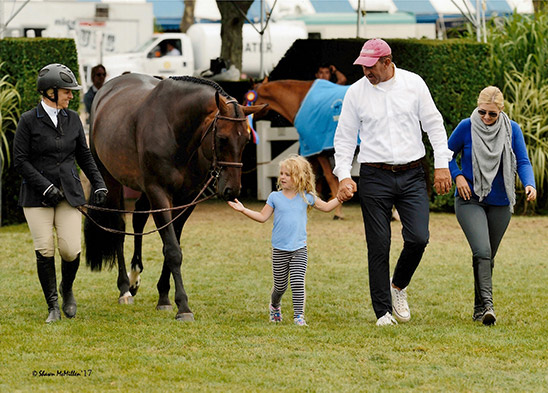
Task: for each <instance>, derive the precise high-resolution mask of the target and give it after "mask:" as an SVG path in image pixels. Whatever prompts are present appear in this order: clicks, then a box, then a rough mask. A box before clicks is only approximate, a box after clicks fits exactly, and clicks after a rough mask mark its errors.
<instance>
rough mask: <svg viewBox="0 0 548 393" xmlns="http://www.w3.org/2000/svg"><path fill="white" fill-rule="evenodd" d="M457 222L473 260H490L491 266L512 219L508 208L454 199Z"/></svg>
mask: <svg viewBox="0 0 548 393" xmlns="http://www.w3.org/2000/svg"><path fill="white" fill-rule="evenodd" d="M455 213H456V215H457V220H458V222H459V224H460V226H461V228H462V230H463V232H464V234H465V235H466V239H467V240H468V244H470V248H471V250H472V256H473V257H474V258H482V259H490V260H491V264H493V260H494V258H495V255H496V253H497V250H498V248H499V245H500V242H501V240H502V237H503V236H504V233H505V232H506V228H508V223H509V222H510V218H511V217H512V213H510V209H509V208H508V206H493V205H488V204H486V203H482V202H479V201H477V200H476V199H473V198H472V199H470V200H468V201H465V200H464V199H462V198H461V197H460V196H457V197H455Z"/></svg>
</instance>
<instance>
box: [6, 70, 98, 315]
mask: <svg viewBox="0 0 548 393" xmlns="http://www.w3.org/2000/svg"><path fill="white" fill-rule="evenodd" d="M37 88H38V92H39V93H40V94H41V95H42V100H41V102H40V103H38V105H37V106H36V108H34V109H31V110H29V111H27V112H25V113H23V115H22V116H21V118H20V120H19V123H18V125H17V131H16V134H15V140H14V147H13V150H14V153H13V157H14V166H15V169H16V170H17V171H18V172H19V173H20V174H21V176H22V178H23V181H22V184H21V190H20V194H19V205H20V206H22V207H23V212H24V214H25V218H26V220H27V223H28V226H29V229H30V232H31V235H32V238H33V242H34V250H35V254H36V266H37V270H38V279H39V280H40V284H41V286H42V291H43V292H44V297H45V298H46V303H47V305H48V313H49V315H48V317H47V319H46V322H47V323H50V322H56V321H59V320H60V319H61V313H60V311H59V304H58V301H57V279H56V274H55V244H54V230H55V234H56V237H57V247H58V248H59V254H60V255H61V259H62V262H61V274H62V280H61V284H60V285H59V292H60V293H61V296H62V297H63V313H64V314H65V316H66V317H68V318H74V316H75V315H76V300H75V298H74V294H73V291H72V286H73V282H74V279H75V277H76V272H77V271H78V267H79V265H80V252H81V249H82V248H81V247H82V245H81V233H82V216H81V213H80V211H79V210H78V209H77V207H78V206H81V205H83V204H84V203H85V202H86V200H85V197H84V190H83V189H82V185H81V183H80V177H79V175H78V169H77V167H76V164H78V166H79V167H80V168H81V169H82V170H83V171H84V173H85V174H86V176H87V178H88V179H89V180H90V182H91V184H92V186H93V194H92V197H91V201H92V202H93V203H94V204H96V205H102V204H103V203H104V202H105V200H106V196H107V189H106V187H105V182H104V181H103V178H102V177H101V174H100V173H99V170H98V169H97V165H96V164H95V161H94V160H93V157H92V155H91V152H90V151H89V148H88V146H87V142H86V137H85V135H84V128H83V126H82V122H81V121H80V117H79V115H78V113H76V112H75V111H72V110H69V109H68V106H69V103H70V100H71V99H72V98H73V95H72V91H73V90H80V89H81V86H79V85H78V82H77V81H76V78H75V77H74V74H73V73H72V71H71V70H70V69H69V68H68V67H66V66H64V65H62V64H49V65H47V66H45V67H44V68H42V69H41V70H40V72H39V73H38V80H37Z"/></svg>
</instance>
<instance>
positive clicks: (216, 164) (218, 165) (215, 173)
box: [76, 100, 247, 236]
mask: <svg viewBox="0 0 548 393" xmlns="http://www.w3.org/2000/svg"><path fill="white" fill-rule="evenodd" d="M231 103H236V104H237V103H238V102H237V101H236V100H229V101H227V104H231ZM219 119H220V120H228V121H247V118H246V117H244V118H243V119H238V118H234V117H227V116H221V115H220V112H219V111H217V113H216V114H215V118H214V119H213V121H212V122H211V124H210V126H209V127H208V128H207V130H206V132H205V133H204V134H203V135H202V137H201V138H200V144H199V146H200V145H201V144H202V142H203V141H204V140H205V138H206V136H207V135H208V134H209V132H210V131H213V132H212V133H211V135H212V144H211V149H212V156H213V159H212V163H211V171H210V173H211V176H210V177H209V179H208V180H207V182H206V183H205V185H204V186H203V187H202V189H201V190H200V192H199V193H198V195H196V197H195V198H194V200H193V201H192V202H190V203H188V204H186V205H181V206H175V207H166V208H162V209H155V210H142V211H134V210H120V209H110V208H106V207H100V206H93V205H89V204H87V203H86V204H84V205H83V207H85V208H86V209H91V210H98V211H104V212H112V213H130V214H150V213H161V212H166V211H174V210H181V209H182V211H181V212H180V213H179V214H177V215H176V216H175V217H174V218H172V219H171V220H169V221H168V222H167V223H166V224H164V225H162V226H161V227H159V228H156V229H153V230H151V231H148V232H143V233H134V232H125V231H120V230H117V229H112V228H107V227H105V226H103V225H101V224H99V223H98V222H97V221H95V220H94V219H93V218H92V217H91V216H90V215H89V214H88V212H87V211H86V210H84V209H83V208H82V206H77V207H76V208H77V209H78V210H79V211H80V212H81V213H82V214H83V215H84V216H86V217H87V218H88V219H89V220H90V221H91V222H93V223H94V224H95V225H97V226H98V227H99V228H101V229H102V230H104V231H106V232H110V233H115V234H118V235H130V236H144V235H150V234H151V233H154V232H159V231H161V230H162V229H165V228H167V227H168V226H169V225H171V224H173V222H174V221H175V220H177V219H178V218H179V217H181V216H182V215H183V213H184V212H185V211H186V210H187V209H188V208H189V207H191V206H195V205H197V204H199V203H201V202H204V201H207V200H208V199H211V198H213V196H215V193H213V194H212V195H210V196H207V197H204V198H202V199H200V200H198V198H199V197H200V196H202V195H203V193H204V192H205V191H206V189H207V188H208V187H209V185H210V184H211V182H212V181H213V180H217V179H218V178H219V176H220V174H221V170H222V168H223V167H233V168H242V167H243V165H244V164H243V163H241V162H231V161H220V160H218V159H217V143H216V141H217V120H219ZM195 152H196V150H195ZM193 154H194V153H193Z"/></svg>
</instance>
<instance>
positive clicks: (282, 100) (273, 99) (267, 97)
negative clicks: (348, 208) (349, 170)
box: [253, 79, 342, 219]
mask: <svg viewBox="0 0 548 393" xmlns="http://www.w3.org/2000/svg"><path fill="white" fill-rule="evenodd" d="M313 83H314V81H300V80H292V79H286V80H278V81H272V82H269V81H268V79H265V80H263V82H261V83H256V84H254V86H253V89H254V90H255V91H256V92H257V100H256V101H255V104H257V105H260V104H268V108H267V109H268V110H273V111H276V112H278V113H279V114H280V115H281V116H283V117H284V118H285V119H286V120H288V121H289V122H290V123H291V124H295V117H296V115H297V112H298V111H299V108H300V107H301V104H302V102H303V100H304V98H305V97H306V94H307V93H308V91H309V90H310V88H311V87H312V84H313ZM308 158H309V161H311V163H312V164H313V166H314V167H316V171H317V170H318V168H317V166H318V165H319V168H320V169H321V171H322V172H323V175H324V177H325V180H326V182H327V184H328V186H329V190H330V192H331V198H335V197H336V196H337V191H338V189H339V180H338V179H337V177H336V176H335V175H333V170H332V168H331V161H332V160H333V152H332V151H323V152H321V153H319V154H317V155H314V156H312V157H308ZM314 161H317V164H318V165H315V164H316V162H314ZM334 218H336V219H337V218H342V207H341V205H339V206H338V207H337V208H336V210H335V217H334Z"/></svg>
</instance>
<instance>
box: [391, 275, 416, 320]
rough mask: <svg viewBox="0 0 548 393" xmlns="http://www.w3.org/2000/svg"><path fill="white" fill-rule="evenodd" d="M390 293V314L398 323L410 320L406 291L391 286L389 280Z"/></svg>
mask: <svg viewBox="0 0 548 393" xmlns="http://www.w3.org/2000/svg"><path fill="white" fill-rule="evenodd" d="M390 292H391V293H392V312H393V313H394V317H396V319H397V320H398V321H400V322H407V321H409V320H410V319H411V312H410V311H409V305H408V304H407V291H406V290H405V288H403V289H402V290H399V289H397V288H394V287H393V286H392V279H390Z"/></svg>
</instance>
